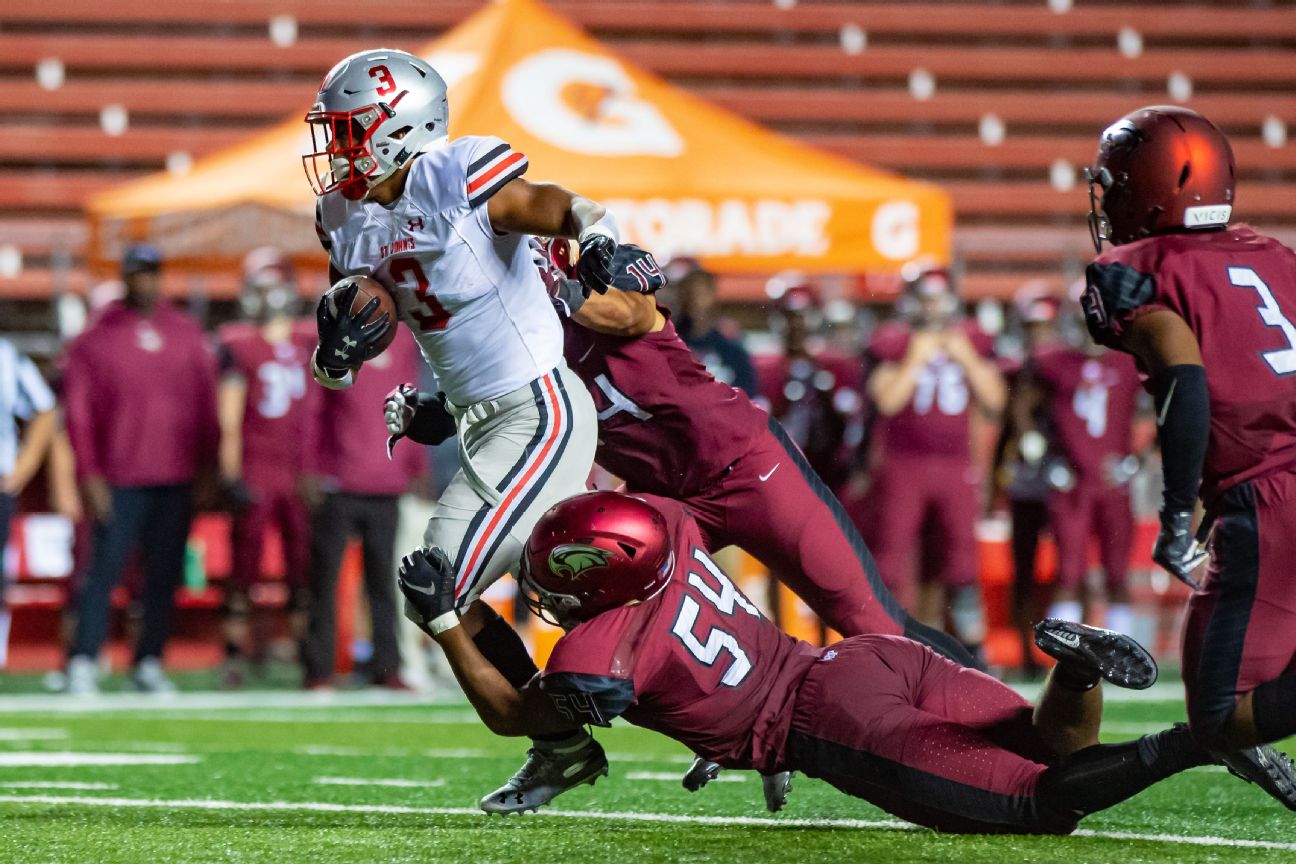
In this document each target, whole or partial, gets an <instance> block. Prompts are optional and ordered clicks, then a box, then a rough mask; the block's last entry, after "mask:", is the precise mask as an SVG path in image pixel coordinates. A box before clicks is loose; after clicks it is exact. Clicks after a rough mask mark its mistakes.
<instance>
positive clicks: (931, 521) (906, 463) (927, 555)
mask: <svg viewBox="0 0 1296 864" xmlns="http://www.w3.org/2000/svg"><path fill="white" fill-rule="evenodd" d="M870 479H871V482H870V484H869V491H868V500H867V503H866V506H865V507H864V508H863V509H864V512H865V524H864V525H863V526H862V527H863V529H864V530H865V534H866V536H867V537H868V542H869V548H870V549H872V550H873V557H874V558H875V559H876V560H877V566H878V569H879V570H880V571H881V573H882V577H883V578H884V579H885V580H886V584H887V585H888V586H889V587H890V589H891V590H892V591H893V592H894V593H895V595H896V596H897V597H898V598H900V602H901V603H902V604H903V605H905V606H909V607H911V608H912V606H913V604H914V603H915V602H916V601H917V598H918V581H917V580H916V576H917V567H916V564H917V563H918V562H917V559H918V558H919V554H918V553H919V551H920V550H921V552H922V555H921V559H922V560H921V571H922V581H923V582H937V583H939V584H943V585H947V586H949V587H950V588H963V587H966V586H968V585H974V584H976V581H977V569H976V568H977V546H976V519H977V509H978V507H979V502H978V495H979V494H980V484H979V482H978V480H977V478H976V477H975V474H974V469H973V468H972V466H970V465H969V464H968V463H967V462H966V461H964V460H961V459H940V458H936V457H934V458H931V459H915V458H912V457H901V458H889V459H887V460H885V461H883V462H882V463H881V464H879V465H878V466H877V468H875V469H874V471H873V474H872V477H871V478H870Z"/></svg>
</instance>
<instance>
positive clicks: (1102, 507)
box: [1048, 483, 1134, 595]
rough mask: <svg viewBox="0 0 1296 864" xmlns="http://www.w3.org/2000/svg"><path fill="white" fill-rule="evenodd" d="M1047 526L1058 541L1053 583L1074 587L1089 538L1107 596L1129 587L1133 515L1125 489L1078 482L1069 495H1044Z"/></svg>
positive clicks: (1080, 575) (1082, 572) (1086, 556)
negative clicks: (1094, 544) (1095, 546)
mask: <svg viewBox="0 0 1296 864" xmlns="http://www.w3.org/2000/svg"><path fill="white" fill-rule="evenodd" d="M1048 509H1049V527H1050V528H1052V530H1053V539H1054V541H1055V542H1056V543H1057V556H1058V566H1057V584H1058V587H1059V588H1074V587H1076V586H1077V585H1080V584H1081V583H1082V582H1083V581H1084V575H1085V571H1087V570H1088V569H1089V538H1090V537H1096V538H1097V540H1098V550H1099V556H1100V560H1101V561H1102V567H1103V575H1104V576H1105V578H1106V582H1107V591H1108V594H1109V595H1123V594H1124V593H1125V591H1126V590H1127V589H1128V587H1129V557H1130V548H1131V547H1132V546H1133V544H1134V513H1133V511H1132V510H1131V509H1130V498H1129V488H1128V487H1125V486H1118V487H1116V488H1115V489H1111V488H1108V487H1106V486H1102V485H1098V484H1087V483H1082V484H1077V485H1076V487H1075V488H1074V489H1072V490H1071V491H1070V492H1052V493H1050V494H1049V500H1048Z"/></svg>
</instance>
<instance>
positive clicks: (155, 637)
mask: <svg viewBox="0 0 1296 864" xmlns="http://www.w3.org/2000/svg"><path fill="white" fill-rule="evenodd" d="M149 499H150V500H149V513H148V517H147V519H146V520H145V523H144V528H143V531H142V532H141V534H142V537H141V539H142V541H143V542H142V545H141V551H142V553H143V559H144V590H143V596H142V597H141V598H140V599H141V605H142V607H143V609H144V617H143V621H142V622H141V625H140V633H139V642H138V644H136V646H135V662H136V663H138V662H139V661H140V660H143V659H144V658H145V657H161V656H162V649H163V647H164V646H165V645H166V639H167V635H168V634H169V633H170V630H171V612H172V610H173V609H174V608H175V592H176V588H178V587H179V586H180V583H181V582H182V581H183V579H184V559H185V547H186V545H187V544H188V542H189V525H190V523H191V522H192V519H193V491H192V490H191V489H190V487H188V486H179V487H168V488H164V489H151V490H149Z"/></svg>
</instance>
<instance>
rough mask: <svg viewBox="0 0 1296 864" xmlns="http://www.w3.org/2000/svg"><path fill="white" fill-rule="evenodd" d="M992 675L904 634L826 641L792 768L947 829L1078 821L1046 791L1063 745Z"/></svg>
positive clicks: (1052, 829)
mask: <svg viewBox="0 0 1296 864" xmlns="http://www.w3.org/2000/svg"><path fill="white" fill-rule="evenodd" d="M1031 713H1032V708H1031V705H1030V703H1028V702H1027V701H1026V700H1025V699H1023V698H1022V697H1021V696H1019V695H1017V693H1015V692H1014V691H1013V690H1011V689H1010V688H1008V687H1007V686H1005V685H1004V684H1001V683H999V682H998V681H996V680H995V679H993V678H991V677H990V676H989V675H986V674H984V673H981V672H978V671H976V670H974V669H967V668H964V667H962V666H959V665H957V664H955V663H952V662H950V661H949V660H946V659H945V658H944V657H940V656H938V655H937V654H935V653H934V652H932V651H930V650H929V649H927V648H926V647H925V646H922V645H919V644H917V643H915V642H913V641H911V640H908V639H898V638H895V637H893V636H859V637H855V638H852V639H847V640H845V641H842V642H839V643H837V644H836V645H834V646H833V647H832V648H830V649H829V650H828V651H826V652H825V653H824V655H823V658H822V659H821V660H820V661H819V662H818V663H816V664H815V665H814V666H813V667H811V670H810V672H809V674H808V675H806V677H805V679H804V680H803V682H802V683H801V686H800V688H799V689H798V691H797V697H796V706H795V708H794V710H793V716H792V729H791V732H790V734H789V736H788V749H787V751H786V757H785V760H784V761H785V763H786V767H787V768H790V769H795V770H798V771H803V772H805V773H806V774H807V775H809V776H811V777H818V778H820V779H823V780H826V781H827V782H829V783H831V784H832V785H833V786H836V787H837V788H838V789H840V790H841V791H843V792H846V793H848V794H850V795H854V796H856V797H859V798H863V799H865V800H867V801H869V802H870V803H872V804H874V805H876V806H878V807H880V808H882V809H883V810H886V811H887V812H889V813H892V814H894V815H896V816H899V817H900V818H902V819H905V820H908V821H910V822H914V823H916V824H918V825H924V826H927V827H930V828H935V829H938V830H941V831H955V832H974V833H1000V832H1043V833H1058V832H1066V831H1069V830H1071V829H1072V828H1074V827H1075V826H1074V823H1073V822H1069V821H1063V822H1059V821H1058V819H1057V817H1056V815H1053V816H1051V817H1050V816H1049V815H1047V811H1046V809H1045V808H1041V807H1040V806H1039V805H1038V802H1037V801H1036V799H1035V791H1036V785H1037V784H1038V782H1039V779H1040V775H1042V774H1043V773H1044V771H1045V770H1046V769H1047V768H1048V767H1049V766H1048V764H1046V763H1048V762H1050V761H1052V754H1051V752H1050V751H1049V750H1048V748H1047V747H1046V746H1045V745H1044V743H1043V742H1042V741H1041V740H1040V738H1039V736H1038V735H1037V734H1036V732H1035V729H1034V727H1033V726H1032V724H1031Z"/></svg>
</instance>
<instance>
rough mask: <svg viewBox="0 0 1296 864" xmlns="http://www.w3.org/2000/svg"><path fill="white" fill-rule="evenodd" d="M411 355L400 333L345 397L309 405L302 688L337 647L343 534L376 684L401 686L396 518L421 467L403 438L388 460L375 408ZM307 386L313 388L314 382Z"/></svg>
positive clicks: (327, 674) (406, 369)
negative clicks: (351, 548) (357, 575)
mask: <svg viewBox="0 0 1296 864" xmlns="http://www.w3.org/2000/svg"><path fill="white" fill-rule="evenodd" d="M419 362H420V361H419V358H418V348H417V346H416V345H415V344H414V340H413V338H412V337H411V336H410V335H409V334H408V333H406V332H403V331H402V332H400V333H398V334H397V335H396V339H395V341H394V342H393V343H392V345H391V347H390V348H388V349H387V350H386V351H385V352H383V353H382V354H381V355H379V356H378V357H375V358H374V359H373V360H370V361H368V362H367V363H365V365H364V369H363V370H362V371H361V374H359V375H357V376H356V381H355V383H354V384H353V385H352V386H351V387H349V388H347V389H346V390H326V391H324V392H323V394H321V397H320V398H319V399H318V400H317V401H316V411H315V414H314V418H313V422H311V423H310V424H308V425H309V426H310V427H311V428H310V430H309V433H308V436H307V440H306V441H305V445H306V450H307V452H306V454H305V457H306V462H307V465H308V468H307V470H308V471H310V472H311V473H312V474H313V475H314V478H313V479H314V480H315V482H316V483H317V484H318V487H319V488H318V494H316V495H313V496H312V497H314V498H315V499H316V500H315V501H314V502H313V503H314V505H315V506H314V511H315V512H314V519H313V523H312V526H311V586H310V592H311V609H310V623H309V624H308V625H307V635H306V646H305V650H304V651H303V652H302V653H303V659H304V661H305V667H306V668H305V685H306V686H307V687H308V688H318V687H326V686H328V684H329V681H330V679H331V678H332V676H333V658H334V651H335V650H336V636H335V627H336V622H337V583H338V571H339V570H340V568H341V566H342V556H343V553H344V552H345V551H346V545H347V542H348V541H349V540H350V539H351V537H353V536H356V537H359V538H360V543H361V551H362V553H363V554H362V558H363V562H364V584H365V596H366V597H367V598H368V600H369V614H370V621H371V639H372V644H373V657H372V659H371V660H370V661H369V663H368V664H367V672H368V677H369V678H370V680H371V681H372V682H373V683H375V684H380V685H383V686H389V687H400V686H401V685H400V679H399V677H398V673H399V671H400V648H399V647H398V643H397V639H396V614H397V613H396V519H397V506H398V501H399V498H400V496H401V495H403V494H405V493H406V492H408V491H410V488H411V486H413V485H414V484H416V483H417V482H419V481H420V480H421V478H422V476H423V474H424V473H425V472H426V470H427V463H426V459H427V455H426V452H425V448H424V447H422V446H420V445H417V444H415V443H413V442H412V441H402V442H400V445H399V446H398V447H396V448H395V449H394V451H393V458H392V459H388V458H387V426H386V424H384V423H383V418H382V405H383V400H384V399H385V398H386V396H387V394H388V393H389V392H391V391H392V390H394V389H395V388H396V387H398V386H400V385H401V384H405V383H409V382H412V381H417V380H418V375H419V369H418V364H419ZM312 386H313V385H312Z"/></svg>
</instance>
